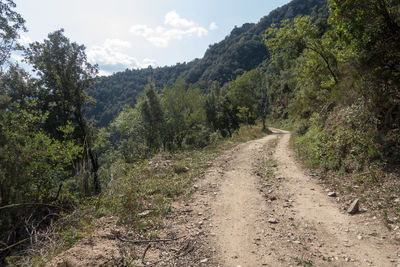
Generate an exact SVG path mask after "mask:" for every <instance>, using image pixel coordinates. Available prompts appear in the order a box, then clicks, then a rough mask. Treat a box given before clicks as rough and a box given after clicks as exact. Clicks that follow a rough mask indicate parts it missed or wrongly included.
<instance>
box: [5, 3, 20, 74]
mask: <svg viewBox="0 0 400 267" xmlns="http://www.w3.org/2000/svg"><path fill="white" fill-rule="evenodd" d="M15 7H16V5H15V3H14V1H12V0H4V1H0V66H2V65H3V64H4V62H5V61H6V60H7V59H8V57H9V56H10V52H11V50H12V49H13V47H14V43H15V40H16V39H18V38H19V33H18V32H19V31H21V30H23V31H26V28H25V25H24V24H25V20H24V19H23V18H22V16H21V15H20V14H18V13H17V12H15V11H14V10H13V9H14V8H15Z"/></svg>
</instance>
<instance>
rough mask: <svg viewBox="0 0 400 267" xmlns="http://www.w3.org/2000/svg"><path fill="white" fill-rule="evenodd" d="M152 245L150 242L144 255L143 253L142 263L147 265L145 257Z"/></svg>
mask: <svg viewBox="0 0 400 267" xmlns="http://www.w3.org/2000/svg"><path fill="white" fill-rule="evenodd" d="M150 247H151V244H148V245H147V247H146V249H145V250H144V252H143V255H142V263H143V264H144V265H146V262H145V261H144V258H145V257H146V253H147V251H148V250H149V248H150Z"/></svg>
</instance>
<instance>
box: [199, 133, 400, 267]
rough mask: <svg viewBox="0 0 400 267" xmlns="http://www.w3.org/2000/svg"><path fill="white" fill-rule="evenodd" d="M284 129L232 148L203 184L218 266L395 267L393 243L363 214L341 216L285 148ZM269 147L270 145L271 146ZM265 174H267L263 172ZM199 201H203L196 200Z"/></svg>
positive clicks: (396, 253)
mask: <svg viewBox="0 0 400 267" xmlns="http://www.w3.org/2000/svg"><path fill="white" fill-rule="evenodd" d="M289 139H290V134H289V133H288V132H284V131H280V130H274V134H273V135H270V136H267V137H265V138H262V139H259V140H255V141H250V142H247V143H244V144H242V145H240V146H238V147H237V148H236V149H235V151H234V153H232V154H230V155H229V159H228V160H225V161H223V162H222V164H223V166H215V167H214V168H217V169H218V171H217V172H215V171H214V172H213V171H212V170H210V175H208V176H206V177H205V180H204V181H205V182H207V181H208V182H212V181H214V182H215V181H218V183H220V184H219V191H218V192H217V193H216V196H215V197H214V198H213V199H212V200H210V205H211V209H210V212H211V214H210V219H209V220H210V221H212V223H211V224H210V225H211V226H210V227H209V229H208V231H210V233H212V234H211V237H210V238H211V240H212V241H211V247H212V245H214V246H215V248H216V252H215V255H214V257H215V262H217V263H218V264H219V265H220V266H296V265H303V266H400V261H399V256H400V255H399V253H400V246H399V244H398V243H397V244H396V242H395V241H394V240H392V239H391V233H390V232H389V231H388V230H387V229H386V228H384V227H383V225H382V224H381V223H379V222H378V220H374V218H371V214H367V213H364V214H356V215H353V216H351V215H348V214H347V213H346V212H345V211H341V210H339V205H338V204H337V202H336V200H335V198H334V197H329V196H328V193H327V191H326V189H324V188H322V186H321V185H319V184H318V179H317V178H316V177H311V176H308V175H306V174H305V172H304V170H303V169H302V168H301V167H300V166H299V164H298V163H296V161H295V160H294V157H293V155H292V152H291V151H290V149H289V148H288V144H289ZM274 146H276V147H275V148H274ZM262 172H267V174H268V175H263V174H262ZM203 201H204V199H203Z"/></svg>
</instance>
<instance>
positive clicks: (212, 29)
mask: <svg viewBox="0 0 400 267" xmlns="http://www.w3.org/2000/svg"><path fill="white" fill-rule="evenodd" d="M208 28H209V29H210V31H214V30H216V29H218V26H217V23H215V22H214V21H213V22H211V23H210V26H209V27H208Z"/></svg>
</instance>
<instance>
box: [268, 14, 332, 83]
mask: <svg viewBox="0 0 400 267" xmlns="http://www.w3.org/2000/svg"><path fill="white" fill-rule="evenodd" d="M263 38H264V42H265V44H266V46H267V47H268V49H269V50H270V51H271V52H274V53H277V52H280V51H285V53H286V54H287V58H286V59H287V60H289V59H293V58H297V57H299V56H300V55H301V54H302V53H303V52H304V50H309V51H310V52H312V53H315V54H316V55H317V56H318V57H320V58H321V59H322V60H323V62H324V65H325V67H326V68H327V69H328V70H329V74H330V75H331V77H332V79H333V80H334V82H335V83H337V82H338V77H337V59H336V56H335V54H334V53H332V49H329V48H330V47H332V45H334V43H332V42H330V41H331V40H332V38H330V36H329V35H328V34H324V32H322V33H321V30H320V29H319V27H318V26H317V25H315V24H314V23H313V22H312V18H311V17H309V16H299V17H296V18H294V20H293V21H291V20H284V21H282V22H281V25H280V27H279V26H277V25H275V24H273V25H272V26H271V27H270V28H268V29H267V30H266V32H265V34H264V36H263ZM329 42H330V43H329Z"/></svg>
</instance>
